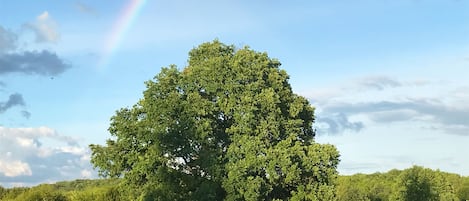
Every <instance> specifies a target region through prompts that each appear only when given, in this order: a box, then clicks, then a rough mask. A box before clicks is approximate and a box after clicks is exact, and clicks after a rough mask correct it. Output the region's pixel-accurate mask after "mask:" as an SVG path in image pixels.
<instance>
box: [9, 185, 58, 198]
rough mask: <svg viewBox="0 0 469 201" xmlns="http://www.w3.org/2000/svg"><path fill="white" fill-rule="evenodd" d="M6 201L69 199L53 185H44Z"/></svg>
mask: <svg viewBox="0 0 469 201" xmlns="http://www.w3.org/2000/svg"><path fill="white" fill-rule="evenodd" d="M4 200H15V201H16V200H18V201H20V200H21V201H23V200H27V201H43V200H50V201H67V197H66V196H65V195H64V194H62V193H61V192H60V191H57V189H55V188H54V187H53V186H52V185H49V184H42V185H40V186H37V187H35V188H30V189H27V190H25V191H23V192H21V193H20V194H18V195H17V196H12V197H6V198H4Z"/></svg>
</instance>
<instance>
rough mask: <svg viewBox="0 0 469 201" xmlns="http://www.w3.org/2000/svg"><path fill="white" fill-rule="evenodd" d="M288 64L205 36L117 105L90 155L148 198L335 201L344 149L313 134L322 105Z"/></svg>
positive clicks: (107, 171) (103, 169)
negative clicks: (183, 60)
mask: <svg viewBox="0 0 469 201" xmlns="http://www.w3.org/2000/svg"><path fill="white" fill-rule="evenodd" d="M280 65H281V64H280V62H279V61H277V60H276V59H272V58H269V57H268V55H267V54H266V53H261V52H256V51H254V50H251V49H250V48H249V47H244V48H241V49H238V48H236V47H234V46H232V45H225V44H223V43H220V42H219V41H216V40H215V41H213V42H209V43H203V44H201V45H200V46H198V47H196V48H194V49H193V50H191V51H190V52H189V59H188V65H187V66H186V67H185V68H184V69H182V70H179V69H178V68H177V67H176V66H174V65H171V66H169V67H165V68H162V70H161V72H160V73H159V74H158V75H156V76H155V77H154V79H153V80H150V81H147V82H146V90H145V91H144V92H143V98H142V99H141V100H140V101H138V102H137V103H136V104H135V105H134V106H133V107H131V108H122V109H120V110H118V111H117V112H116V114H115V115H114V116H113V117H112V118H111V125H110V128H109V132H110V134H111V135H112V137H111V138H110V139H108V140H107V142H106V144H105V145H90V147H91V150H92V159H91V162H92V163H93V164H94V166H95V167H97V168H98V169H99V172H100V174H101V175H102V176H106V177H123V179H124V181H125V182H126V185H129V186H134V187H135V188H132V189H133V190H132V193H133V194H134V195H133V196H134V197H135V198H137V197H138V198H139V199H141V200H327V201H330V200H335V191H334V185H335V182H336V177H337V171H336V168H337V165H338V162H339V153H338V151H337V150H336V148H335V147H334V146H332V145H328V144H318V143H316V142H315V141H314V135H315V132H314V130H313V128H312V123H313V121H314V116H313V115H314V114H313V113H314V108H313V107H312V106H311V105H310V104H309V102H308V101H307V99H305V98H304V97H302V96H299V95H297V94H295V93H293V92H292V88H291V86H290V84H289V82H288V80H289V77H288V75H287V73H286V72H285V71H284V70H281V69H280Z"/></svg>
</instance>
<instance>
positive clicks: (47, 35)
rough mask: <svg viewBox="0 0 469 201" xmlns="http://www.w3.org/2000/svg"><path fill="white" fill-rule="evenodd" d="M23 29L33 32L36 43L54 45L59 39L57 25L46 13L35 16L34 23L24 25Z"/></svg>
mask: <svg viewBox="0 0 469 201" xmlns="http://www.w3.org/2000/svg"><path fill="white" fill-rule="evenodd" d="M24 27H25V28H27V29H30V30H32V31H33V32H34V34H35V36H36V42H52V43H55V42H57V41H58V40H59V39H60V34H59V33H58V31H57V23H56V22H55V21H54V20H53V19H52V17H51V16H50V15H49V12H47V11H44V12H43V13H42V14H40V15H39V16H37V17H36V20H35V21H34V22H32V23H27V24H25V25H24Z"/></svg>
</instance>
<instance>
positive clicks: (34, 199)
mask: <svg viewBox="0 0 469 201" xmlns="http://www.w3.org/2000/svg"><path fill="white" fill-rule="evenodd" d="M122 192H124V191H123V190H122V189H121V186H120V180H119V179H95V180H75V181H63V182H57V183H55V184H41V185H38V186H35V187H31V188H26V187H14V188H4V187H1V186H0V200H1V201H43V200H47V201H117V200H126V199H125V197H124V196H123V195H122Z"/></svg>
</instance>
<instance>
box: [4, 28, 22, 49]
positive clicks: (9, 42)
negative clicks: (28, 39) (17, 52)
mask: <svg viewBox="0 0 469 201" xmlns="http://www.w3.org/2000/svg"><path fill="white" fill-rule="evenodd" d="M17 40H18V36H17V35H16V34H15V33H13V32H12V31H9V30H6V29H5V28H3V27H2V26H0V53H2V52H7V51H10V50H14V49H16V45H17Z"/></svg>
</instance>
